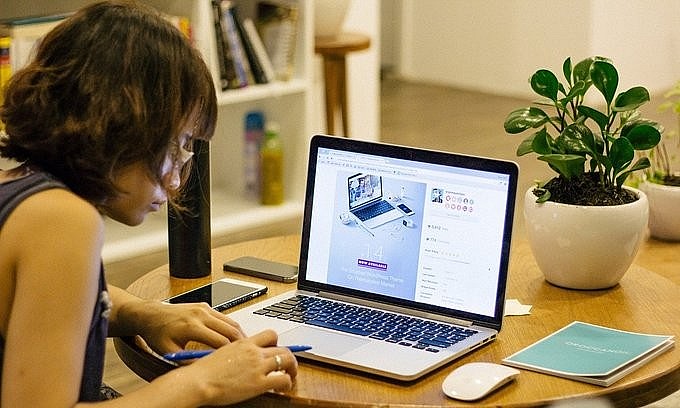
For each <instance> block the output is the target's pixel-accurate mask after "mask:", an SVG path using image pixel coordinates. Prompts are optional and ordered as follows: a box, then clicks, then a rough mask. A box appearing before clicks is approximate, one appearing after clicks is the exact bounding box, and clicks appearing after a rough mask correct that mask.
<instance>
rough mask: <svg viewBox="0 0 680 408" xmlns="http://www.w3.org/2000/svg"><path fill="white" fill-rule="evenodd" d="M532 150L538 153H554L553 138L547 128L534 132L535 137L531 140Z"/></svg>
mask: <svg viewBox="0 0 680 408" xmlns="http://www.w3.org/2000/svg"><path fill="white" fill-rule="evenodd" d="M531 150H533V151H534V152H535V153H538V154H550V153H552V138H551V137H550V135H549V134H548V131H547V130H546V129H545V128H543V129H541V130H539V131H538V132H536V133H535V134H534V138H533V140H532V142H531Z"/></svg>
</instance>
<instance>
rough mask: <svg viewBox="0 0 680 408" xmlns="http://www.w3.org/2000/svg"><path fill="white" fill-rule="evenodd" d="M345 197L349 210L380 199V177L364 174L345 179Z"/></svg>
mask: <svg viewBox="0 0 680 408" xmlns="http://www.w3.org/2000/svg"><path fill="white" fill-rule="evenodd" d="M347 197H348V200H349V209H350V210H353V209H355V208H358V207H361V206H362V205H364V204H366V203H371V202H375V201H376V200H379V199H381V198H382V177H381V176H376V175H372V174H366V173H359V174H354V175H352V176H350V177H349V178H348V179H347Z"/></svg>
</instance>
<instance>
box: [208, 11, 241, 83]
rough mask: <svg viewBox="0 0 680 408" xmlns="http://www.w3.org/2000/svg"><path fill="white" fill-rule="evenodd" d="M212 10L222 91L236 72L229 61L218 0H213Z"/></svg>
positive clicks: (232, 79) (234, 78)
mask: <svg viewBox="0 0 680 408" xmlns="http://www.w3.org/2000/svg"><path fill="white" fill-rule="evenodd" d="M212 12H213V24H214V27H215V45H216V47H217V63H218V65H219V69H220V87H221V88H222V90H223V91H224V90H227V89H229V88H231V87H232V84H233V82H234V81H235V80H236V72H235V71H234V63H233V62H232V61H231V53H230V52H229V43H228V42H227V38H226V34H225V32H224V30H222V9H221V7H220V0H213V2H212Z"/></svg>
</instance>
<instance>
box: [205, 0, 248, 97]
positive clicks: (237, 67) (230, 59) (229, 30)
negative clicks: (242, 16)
mask: <svg viewBox="0 0 680 408" xmlns="http://www.w3.org/2000/svg"><path fill="white" fill-rule="evenodd" d="M232 8H233V3H232V2H231V1H229V0H213V13H214V14H215V13H216V16H215V35H216V40H217V43H218V51H219V49H220V48H221V50H222V52H221V55H219V54H220V53H218V56H219V57H220V59H221V60H222V63H224V66H223V67H222V66H221V65H220V68H221V69H222V70H223V72H222V71H221V72H220V76H221V79H222V90H226V89H237V88H243V87H245V86H248V84H249V83H250V82H252V81H251V80H250V77H251V76H252V74H251V73H250V64H249V63H248V59H247V57H246V55H245V51H244V50H243V43H242V42H241V39H240V38H239V34H238V31H237V29H236V23H235V22H234V17H233V14H232V11H231V9H232ZM223 74H224V75H223Z"/></svg>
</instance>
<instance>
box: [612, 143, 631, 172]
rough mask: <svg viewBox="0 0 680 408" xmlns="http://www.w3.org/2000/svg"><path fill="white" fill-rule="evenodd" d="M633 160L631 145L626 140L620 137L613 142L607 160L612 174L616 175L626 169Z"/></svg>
mask: <svg viewBox="0 0 680 408" xmlns="http://www.w3.org/2000/svg"><path fill="white" fill-rule="evenodd" d="M633 158H635V150H633V145H632V144H631V143H630V142H629V141H628V139H626V138H625V137H620V138H618V139H616V140H614V142H613V143H612V145H611V148H610V150H609V160H610V162H611V166H612V169H613V170H614V174H618V173H619V172H621V170H623V169H625V168H626V167H628V166H629V165H630V163H631V162H632V161H633Z"/></svg>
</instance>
